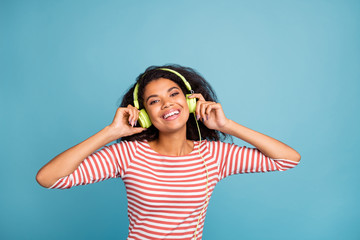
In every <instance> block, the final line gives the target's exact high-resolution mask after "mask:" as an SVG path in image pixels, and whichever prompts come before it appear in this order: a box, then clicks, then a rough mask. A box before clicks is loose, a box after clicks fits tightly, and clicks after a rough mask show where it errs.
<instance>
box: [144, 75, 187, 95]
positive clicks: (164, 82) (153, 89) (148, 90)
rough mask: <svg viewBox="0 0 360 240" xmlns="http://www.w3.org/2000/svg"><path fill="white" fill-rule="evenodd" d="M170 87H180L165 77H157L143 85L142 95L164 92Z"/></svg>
mask: <svg viewBox="0 0 360 240" xmlns="http://www.w3.org/2000/svg"><path fill="white" fill-rule="evenodd" d="M172 87H178V88H179V89H180V86H179V85H178V84H177V83H176V82H174V81H172V80H169V79H167V78H159V79H156V80H152V81H151V82H149V83H148V84H147V85H146V86H145V89H144V95H145V96H148V95H152V94H157V93H161V92H162V91H164V92H166V91H167V90H168V89H169V88H172Z"/></svg>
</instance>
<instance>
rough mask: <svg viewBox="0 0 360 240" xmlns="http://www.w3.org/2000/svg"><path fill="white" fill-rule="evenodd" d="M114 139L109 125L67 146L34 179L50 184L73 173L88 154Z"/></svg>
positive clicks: (46, 185) (47, 185)
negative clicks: (66, 148)
mask: <svg viewBox="0 0 360 240" xmlns="http://www.w3.org/2000/svg"><path fill="white" fill-rule="evenodd" d="M114 140H116V138H115V136H114V135H113V134H112V131H111V129H110V127H109V126H107V127H105V128H104V129H102V130H101V131H99V132H98V133H96V134H94V135H93V136H91V137H89V138H88V139H86V140H85V141H83V142H81V143H79V144H77V145H75V146H73V147H72V148H69V149H68V150H66V151H64V152H63V153H61V154H59V155H58V156H56V157H55V158H53V159H52V160H51V161H50V162H48V163H47V164H46V165H45V166H43V167H42V168H41V169H40V170H39V172H38V173H37V175H36V180H37V181H38V183H39V184H40V185H41V186H43V187H50V186H52V185H53V184H54V183H55V182H56V181H57V180H58V179H60V178H62V177H65V176H67V175H69V174H71V173H73V172H74V171H75V170H76V169H77V167H78V166H79V165H80V164H81V162H82V161H83V160H84V159H85V158H86V157H88V156H89V155H90V154H92V153H93V152H95V151H96V150H98V149H99V148H101V147H103V146H105V145H106V144H108V143H110V142H112V141H114Z"/></svg>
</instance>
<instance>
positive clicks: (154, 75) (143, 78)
mask: <svg viewBox="0 0 360 240" xmlns="http://www.w3.org/2000/svg"><path fill="white" fill-rule="evenodd" d="M159 68H169V69H172V70H175V71H177V72H178V73H180V74H181V75H182V76H183V77H184V78H185V79H186V80H187V81H188V82H189V83H190V85H191V88H192V90H193V91H194V92H195V93H201V94H202V95H203V96H204V98H205V99H206V100H207V101H212V102H217V101H218V100H217V97H216V94H215V92H214V90H213V89H212V87H211V86H210V84H209V83H208V82H207V81H206V80H205V79H204V78H203V77H202V76H201V75H200V74H199V73H197V72H196V71H195V70H194V69H192V68H190V67H183V66H180V65H177V64H169V65H164V66H150V67H148V68H147V69H146V70H145V72H144V73H142V74H140V75H139V76H138V77H137V78H136V82H135V84H134V85H133V86H132V87H131V88H130V89H129V90H128V91H127V92H126V93H125V95H124V96H123V99H122V102H121V104H120V107H127V106H128V105H129V104H131V105H134V98H133V92H134V88H135V86H136V84H137V83H139V90H138V101H139V106H140V109H142V108H144V105H143V102H144V98H143V94H144V89H145V86H146V85H147V84H148V83H150V82H151V81H153V80H156V79H159V78H166V79H169V80H171V81H173V82H175V83H177V84H178V85H179V86H180V88H181V90H182V91H183V93H184V95H186V94H187V93H190V92H189V90H188V89H187V88H186V86H185V84H184V82H183V81H182V80H181V78H180V77H179V76H177V75H176V74H174V73H172V72H169V71H164V70H161V69H159ZM198 123H199V128H200V132H201V138H202V139H207V140H211V141H217V140H222V139H225V138H227V137H229V135H227V134H225V133H222V132H219V131H216V130H212V129H209V128H207V127H206V126H205V125H204V124H203V123H202V122H201V121H198ZM158 137H159V131H158V130H157V129H156V127H155V126H154V125H151V126H150V127H149V128H148V129H147V130H146V131H143V132H141V133H138V134H134V135H131V136H126V137H122V138H119V139H118V140H117V141H118V142H120V141H122V140H127V141H134V140H137V141H141V140H148V141H152V140H155V139H157V138H158ZM186 138H187V139H189V140H196V141H198V140H200V139H199V133H198V130H197V126H196V122H195V118H194V117H192V116H189V119H188V121H187V123H186Z"/></svg>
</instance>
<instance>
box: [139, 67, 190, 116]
mask: <svg viewBox="0 0 360 240" xmlns="http://www.w3.org/2000/svg"><path fill="white" fill-rule="evenodd" d="M157 70H163V71H168V72H172V73H174V74H175V75H176V76H178V77H179V78H180V79H181V80H182V81H183V82H184V84H185V86H186V89H187V90H189V91H190V92H191V93H193V92H194V91H193V90H192V89H191V85H190V83H189V82H188V81H187V80H186V79H185V77H184V76H183V75H181V74H180V73H178V72H177V71H175V70H173V69H170V68H158V69H157ZM138 91H139V83H137V84H136V86H135V89H134V93H133V98H134V106H135V107H136V108H137V109H139V108H140V106H139V101H138Z"/></svg>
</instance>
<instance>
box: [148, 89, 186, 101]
mask: <svg viewBox="0 0 360 240" xmlns="http://www.w3.org/2000/svg"><path fill="white" fill-rule="evenodd" d="M173 89H178V90H180V88H178V87H171V88H169V89H168V90H167V92H171V91H172V90H173ZM157 96H159V95H156V94H153V95H150V96H148V97H147V99H146V101H145V102H147V101H148V100H149V99H150V98H152V97H157Z"/></svg>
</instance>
